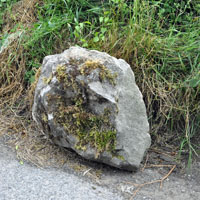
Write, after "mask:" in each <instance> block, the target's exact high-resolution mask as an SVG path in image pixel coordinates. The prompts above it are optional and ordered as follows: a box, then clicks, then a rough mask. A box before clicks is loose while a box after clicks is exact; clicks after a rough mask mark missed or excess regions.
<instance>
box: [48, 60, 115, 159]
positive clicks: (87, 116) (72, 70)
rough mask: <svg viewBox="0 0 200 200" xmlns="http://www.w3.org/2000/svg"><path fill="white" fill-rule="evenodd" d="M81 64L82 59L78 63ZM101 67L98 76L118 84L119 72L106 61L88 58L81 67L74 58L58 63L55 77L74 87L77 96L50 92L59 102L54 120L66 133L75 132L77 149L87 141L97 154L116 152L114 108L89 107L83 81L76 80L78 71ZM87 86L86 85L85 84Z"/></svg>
mask: <svg viewBox="0 0 200 200" xmlns="http://www.w3.org/2000/svg"><path fill="white" fill-rule="evenodd" d="M78 64H79V65H80V63H78ZM95 69H99V79H100V80H101V81H105V80H107V81H108V82H109V83H110V84H112V85H113V84H115V77H116V75H115V74H114V75H113V74H112V73H111V72H110V70H108V69H107V68H106V67H105V66H104V65H102V64H100V63H99V62H96V61H86V62H84V63H83V64H82V65H81V67H80V68H78V67H77V64H76V62H75V61H74V60H73V62H71V63H70V64H69V65H67V66H65V65H58V66H57V68H56V73H55V75H56V78H57V80H58V82H59V83H60V87H62V88H63V91H64V92H65V91H66V90H65V89H73V91H75V96H74V97H73V98H70V99H67V100H66V99H65V98H64V96H62V95H51V96H49V97H48V99H49V101H50V100H51V101H52V102H56V109H57V112H56V113H55V116H54V121H55V123H58V124H61V125H62V126H63V127H64V129H65V130H66V133H68V134H73V135H74V136H76V137H77V138H78V141H79V142H78V143H77V145H76V148H77V149H81V150H83V151H84V150H86V148H87V145H90V146H91V147H93V148H95V149H96V151H97V154H96V157H98V156H99V155H100V153H102V152H104V151H109V152H111V153H112V154H114V151H115V145H116V130H115V129H114V126H113V124H111V123H110V115H111V110H110V109H109V108H106V109H104V112H103V113H102V114H94V113H92V112H91V111H90V110H89V109H88V107H87V101H85V99H84V97H83V96H84V95H83V93H82V92H81V91H82V89H83V88H84V87H86V86H85V85H84V82H81V81H79V82H78V81H77V80H76V77H77V76H79V75H82V76H86V75H89V74H90V73H91V72H92V71H93V70H95ZM84 89H85V90H87V88H84Z"/></svg>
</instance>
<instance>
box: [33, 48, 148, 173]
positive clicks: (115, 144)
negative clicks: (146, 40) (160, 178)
mask: <svg viewBox="0 0 200 200" xmlns="http://www.w3.org/2000/svg"><path fill="white" fill-rule="evenodd" d="M32 114H33V118H34V120H35V121H36V122H37V124H38V125H39V126H40V127H41V129H42V130H43V132H44V133H45V134H46V135H48V136H49V138H50V139H51V140H52V141H53V142H54V143H55V144H57V145H60V146H63V147H66V148H71V149H73V150H74V151H76V152H77V153H78V154H79V155H81V156H82V157H84V158H86V159H89V160H95V161H98V162H102V163H106V164H109V165H111V166H115V167H117V168H122V169H126V170H135V169H136V168H138V167H139V164H140V162H141V161H142V159H143V156H144V153H145V151H146V150H147V149H148V148H149V146H150V143H151V139H150V135H149V133H148V131H149V124H148V121H147V115H146V109H145V105H144V102H143V99H142V94H141V92H140V91H139V89H138V87H137V85H136V83H135V78H134V74H133V72H132V70H131V68H130V66H129V65H128V64H127V63H126V62H125V61H124V60H122V59H116V58H114V57H111V56H110V55H108V54H106V53H102V52H99V51H95V50H87V49H84V48H80V47H71V48H70V49H68V50H66V51H64V52H63V53H61V54H57V55H51V56H46V57H45V58H44V61H43V65H42V69H41V74H40V77H39V80H38V83H37V87H36V90H35V97H34V105H33V109H32Z"/></svg>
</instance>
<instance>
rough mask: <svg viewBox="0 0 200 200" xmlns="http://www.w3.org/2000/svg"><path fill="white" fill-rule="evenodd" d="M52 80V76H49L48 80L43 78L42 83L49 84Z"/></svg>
mask: <svg viewBox="0 0 200 200" xmlns="http://www.w3.org/2000/svg"><path fill="white" fill-rule="evenodd" d="M52 78H53V74H51V75H50V76H49V77H48V78H46V77H44V78H43V82H44V83H46V84H49V83H50V82H51V80H52Z"/></svg>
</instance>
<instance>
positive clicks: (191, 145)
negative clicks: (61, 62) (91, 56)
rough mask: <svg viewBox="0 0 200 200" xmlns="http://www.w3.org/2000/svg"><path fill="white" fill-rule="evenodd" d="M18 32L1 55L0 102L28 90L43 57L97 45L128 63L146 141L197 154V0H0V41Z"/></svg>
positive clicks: (199, 107) (199, 28) (199, 21)
mask: <svg viewBox="0 0 200 200" xmlns="http://www.w3.org/2000/svg"><path fill="white" fill-rule="evenodd" d="M102 2H104V3H102ZM180 2H181V3H180ZM17 31H22V33H21V36H20V37H19V38H18V39H16V40H14V42H12V43H11V44H10V46H9V48H7V49H6V50H4V51H3V52H2V53H1V57H0V103H1V105H5V104H6V105H8V104H10V103H13V102H15V101H16V99H18V98H19V97H20V95H21V94H22V93H23V94H24V92H23V91H24V90H28V88H29V86H30V84H31V83H33V81H34V75H35V72H36V70H37V69H38V68H39V67H40V66H41V63H42V60H43V58H44V56H46V55H50V54H55V53H61V52H62V51H63V50H65V49H67V48H68V47H69V46H71V45H79V46H82V47H86V48H89V49H97V50H99V51H105V52H107V53H109V54H111V55H112V56H115V57H117V58H123V59H125V60H126V61H127V62H128V63H129V64H130V65H131V67H132V69H133V71H134V73H135V76H136V82H137V84H138V86H139V88H140V89H141V91H142V93H143V95H144V100H145V104H146V107H147V113H148V118H149V122H150V126H151V136H152V139H153V142H154V143H157V144H160V145H163V144H164V145H169V146H170V145H172V144H173V145H175V146H176V148H177V149H178V150H179V152H180V153H181V152H185V151H186V152H187V153H188V155H189V157H188V158H189V159H188V160H189V163H190V162H191V159H192V155H198V154H199V153H200V147H199V142H198V140H199V131H200V103H199V100H200V3H198V1H176V0H175V1H171V0H166V1H164V0H152V1H143V0H135V1H127V0H107V1H106V0H104V1H97V0H90V1H89V0H77V1H70V0H32V1H30V0H23V1H18V0H0V47H1V45H3V44H4V42H5V40H6V38H7V37H8V36H9V35H10V34H12V33H15V32H17ZM25 93H26V92H25ZM177 149H176V150H177Z"/></svg>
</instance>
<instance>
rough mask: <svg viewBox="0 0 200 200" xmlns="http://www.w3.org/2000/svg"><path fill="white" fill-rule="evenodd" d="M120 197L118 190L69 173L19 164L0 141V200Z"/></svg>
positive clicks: (118, 199) (108, 199)
mask: <svg viewBox="0 0 200 200" xmlns="http://www.w3.org/2000/svg"><path fill="white" fill-rule="evenodd" d="M93 199H95V200H121V199H123V198H122V197H121V196H120V195H119V194H116V193H114V192H113V191H111V190H110V189H108V188H106V187H102V186H98V185H96V184H94V183H92V182H90V181H88V180H84V179H83V178H81V177H78V176H76V175H74V174H72V173H70V172H69V173H67V172H64V171H62V170H59V169H54V168H51V169H40V168H37V167H34V166H31V165H29V164H27V163H24V164H22V165H21V164H20V162H19V161H18V160H17V159H16V155H15V153H14V152H12V150H11V149H9V148H8V147H6V146H5V145H4V144H2V143H1V142H0V200H93Z"/></svg>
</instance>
